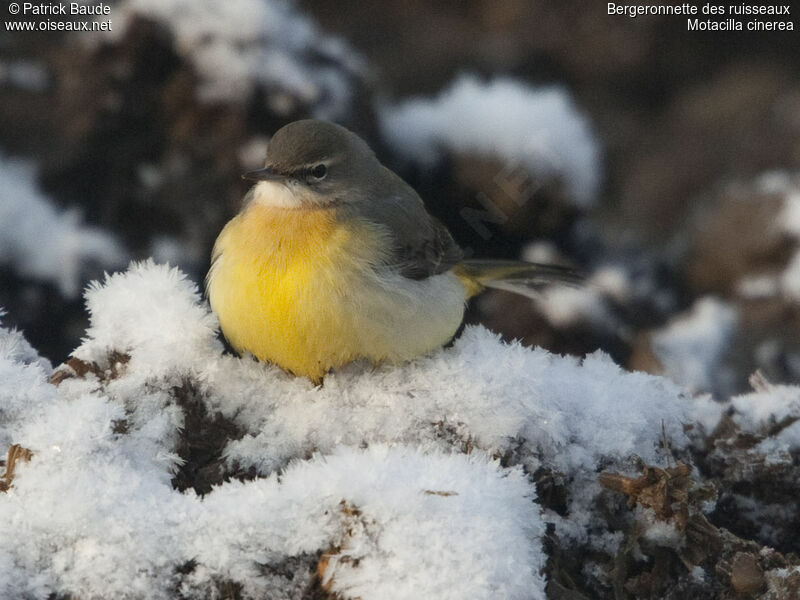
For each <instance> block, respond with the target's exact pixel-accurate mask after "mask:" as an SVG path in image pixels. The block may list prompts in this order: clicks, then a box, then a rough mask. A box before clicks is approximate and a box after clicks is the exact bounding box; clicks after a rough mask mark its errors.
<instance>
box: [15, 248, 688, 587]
mask: <svg viewBox="0 0 800 600" xmlns="http://www.w3.org/2000/svg"><path fill="white" fill-rule="evenodd" d="M86 300H87V305H88V307H89V310H90V313H91V325H90V327H89V329H88V331H87V334H86V337H85V339H84V342H83V343H82V345H81V346H80V347H79V348H78V349H77V350H76V352H75V353H74V358H73V359H72V360H71V362H70V367H61V368H59V369H58V370H56V372H55V373H54V380H58V381H59V385H58V386H57V387H56V386H53V385H50V384H49V383H47V381H46V377H47V375H48V372H47V371H46V370H45V369H44V368H43V367H42V366H41V365H40V364H38V363H36V362H35V361H32V360H31V357H30V356H29V355H28V353H27V351H21V350H20V348H22V346H20V343H21V342H20V341H19V336H18V334H13V333H10V332H4V333H3V334H2V336H0V369H2V374H3V375H5V376H4V377H3V378H2V379H0V381H2V384H0V394H2V398H3V406H4V407H5V406H9V407H11V410H9V411H6V410H5V409H4V411H3V412H0V437H2V440H3V441H7V442H9V443H15V444H20V445H22V446H24V447H25V448H27V449H29V450H31V451H32V452H33V458H32V459H31V461H30V462H28V463H24V464H18V465H17V466H16V471H15V476H14V479H13V487H11V488H10V489H9V491H8V492H7V493H4V494H0V530H2V531H3V532H4V537H5V539H7V540H14V543H13V544H5V545H2V546H0V596H3V597H20V596H26V595H30V596H32V597H41V598H45V597H48V595H50V594H61V595H63V594H69V595H73V596H75V597H115V598H144V597H146V598H156V599H157V598H170V597H174V596H175V594H176V592H179V593H180V594H182V595H183V596H182V597H188V598H206V597H214V596H215V594H216V595H219V594H221V592H220V589H222V588H221V587H220V586H223V585H235V586H236V587H237V589H240V590H241V594H242V595H243V597H246V598H255V597H269V598H299V597H301V596H302V594H303V590H306V589H307V588H308V586H309V585H312V583H313V582H312V575H311V573H312V572H313V571H314V570H316V572H317V574H318V575H317V577H318V580H319V581H318V584H319V585H322V586H330V589H331V590H332V591H334V592H336V593H339V594H341V595H342V596H343V597H345V598H362V599H364V600H366V599H370V598H383V599H393V598H418V597H436V598H464V597H469V598H497V597H502V598H544V597H545V595H544V585H545V581H544V577H543V575H542V569H543V567H544V563H545V559H546V556H545V554H544V551H543V549H542V538H543V535H544V527H545V524H546V523H547V522H551V523H554V524H555V525H556V527H557V529H558V531H559V535H566V536H573V537H583V538H586V537H587V536H590V533H589V529H590V525H591V523H592V510H593V509H592V508H591V503H592V498H593V497H594V496H596V494H597V493H599V491H600V488H599V485H598V484H597V483H596V476H597V471H598V470H599V469H601V468H604V467H608V466H610V465H615V464H623V463H626V461H627V459H628V457H629V455H630V454H637V455H639V456H641V457H642V458H643V459H644V460H645V461H651V462H654V461H657V460H658V459H659V446H660V444H661V442H662V438H663V436H664V435H666V436H667V437H668V438H669V440H670V444H671V446H672V448H673V449H675V450H679V449H681V448H684V447H686V445H687V439H686V437H685V435H684V433H683V427H682V424H683V422H685V421H687V420H688V419H689V412H690V401H689V400H688V399H687V398H685V397H684V396H683V395H682V394H681V393H680V390H679V389H678V388H677V387H676V386H675V385H674V384H672V383H670V382H669V381H668V380H666V379H664V378H660V377H654V376H650V375H646V374H643V373H627V372H624V371H622V370H621V369H620V368H619V367H617V366H616V365H615V364H614V363H613V362H612V361H611V360H610V359H609V358H608V357H607V356H605V355H603V354H600V353H597V354H594V355H591V356H589V357H587V358H586V359H584V360H582V361H581V360H578V359H574V358H564V357H557V356H553V355H551V354H549V353H547V352H545V351H543V350H538V349H537V350H530V349H527V348H524V347H522V346H520V345H518V344H504V343H503V342H501V341H500V340H499V339H498V337H497V336H495V335H494V334H492V333H490V332H488V331H486V330H485V329H482V328H480V327H472V328H469V329H467V330H466V331H465V333H464V335H463V336H462V337H461V338H460V339H459V340H458V341H457V342H456V344H455V345H454V346H453V347H451V348H448V349H444V350H442V351H439V352H437V353H435V354H433V355H431V356H429V357H425V358H422V359H419V360H417V361H415V362H413V363H410V364H407V365H402V366H385V367H380V368H375V369H373V368H369V367H366V366H365V365H359V364H355V365H351V366H349V367H348V368H345V369H343V370H341V371H340V372H338V373H335V374H332V375H329V376H328V377H327V378H326V379H325V382H324V385H323V386H321V387H314V386H313V385H312V384H311V383H310V382H309V381H307V380H305V379H299V378H294V377H291V376H289V375H287V374H285V373H283V372H282V371H280V370H279V369H277V368H276V367H274V366H271V365H267V364H263V363H258V362H256V361H254V360H252V359H251V358H249V357H244V358H237V357H233V356H230V355H227V354H224V353H223V349H222V344H221V343H220V341H219V339H218V338H217V333H216V327H215V325H216V321H215V319H214V317H213V315H211V313H210V312H209V311H208V309H207V307H206V305H205V304H204V303H203V302H202V301H201V297H200V294H199V291H198V289H197V287H196V286H195V285H194V284H193V283H192V282H191V281H189V280H188V279H187V278H186V277H185V276H183V275H182V274H181V273H180V272H179V271H178V270H177V269H172V268H169V267H168V266H163V265H156V264H154V263H153V262H152V261H148V262H145V263H139V264H134V265H132V266H131V267H130V268H129V270H128V271H127V272H126V273H123V274H117V275H111V276H107V277H106V279H105V281H104V282H103V283H102V284H94V285H92V286H90V288H89V289H88V291H87V293H86ZM15 340H16V341H15ZM59 374H61V375H63V377H59V378H57V377H55V376H57V375H59ZM70 375H71V376H70ZM220 432H223V435H219V434H220ZM541 470H547V471H548V472H551V473H556V474H558V476H559V477H561V478H563V480H564V481H566V482H568V483H569V485H570V497H569V507H568V511H567V513H566V515H565V516H560V517H559V516H556V515H553V514H550V511H542V509H541V507H540V506H538V505H537V503H536V498H537V494H536V488H535V486H534V483H533V474H534V473H536V472H538V471H541ZM203 478H206V483H208V482H209V481H210V482H211V483H210V484H209V485H207V487H205V488H203V485H201V483H200V480H201V479H203ZM240 480H242V481H240ZM194 490H199V491H200V492H202V493H204V494H205V495H204V496H202V497H201V496H199V495H198V494H197V493H196V492H195V491H194ZM594 529H595V530H597V531H594V532H592V533H591V535H597V536H598V544H606V545H607V544H608V543H609V542H608V539H607V536H605V532H604V531H600V530H598V528H597V520H596V519H595V521H594ZM320 553H323V554H322V555H321V557H320Z"/></svg>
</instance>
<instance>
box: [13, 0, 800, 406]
mask: <svg viewBox="0 0 800 600" xmlns="http://www.w3.org/2000/svg"><path fill="white" fill-rule="evenodd" d="M86 4H92V3H86ZM109 4H110V6H111V10H110V14H109V15H107V16H101V17H98V19H100V20H108V19H110V20H111V31H96V32H74V31H64V32H56V31H34V32H20V31H14V32H10V31H8V30H7V27H3V28H2V29H0V306H2V307H4V308H5V310H6V312H7V314H6V315H5V316H4V317H3V322H4V323H5V325H7V326H8V325H11V326H16V327H19V328H20V329H23V330H24V332H25V335H26V336H27V337H28V339H29V340H30V341H31V343H32V344H33V345H34V346H35V347H36V348H38V349H39V350H40V352H42V354H44V355H45V356H47V357H48V358H50V359H51V360H52V361H53V362H54V363H59V362H61V361H63V360H64V359H65V358H67V356H68V355H69V352H70V351H71V349H72V348H74V347H75V346H76V345H77V343H78V341H79V339H80V337H81V335H82V333H83V331H84V328H85V327H86V324H87V314H86V311H85V309H84V307H83V304H82V300H81V291H82V289H83V288H84V287H85V286H86V285H87V283H88V282H89V281H91V280H92V279H95V278H97V277H100V276H102V273H103V271H112V270H116V269H121V268H124V267H125V266H126V265H127V264H128V262H129V261H130V260H137V259H143V258H146V257H153V258H154V259H155V260H156V261H159V262H167V261H168V262H170V263H171V264H174V265H178V266H180V268H181V269H183V270H184V271H185V272H186V273H187V274H189V276H190V277H191V278H192V279H194V280H195V281H197V282H198V283H200V282H201V281H202V278H203V276H204V274H205V271H206V269H207V267H208V258H209V253H210V250H211V246H212V244H213V241H214V238H215V237H216V235H217V234H218V232H219V230H220V229H221V228H222V226H223V224H224V223H225V222H226V221H227V220H228V219H229V218H230V217H231V216H232V215H233V214H235V212H236V211H237V210H238V208H239V203H240V199H241V197H242V195H243V194H244V192H245V191H246V188H247V184H246V183H245V182H243V181H242V180H241V179H240V174H241V173H242V172H244V171H247V170H250V169H253V168H257V167H258V166H260V165H261V164H262V163H263V161H264V156H265V149H266V144H267V142H268V140H269V137H270V135H271V134H272V133H274V131H276V130H277V129H278V128H279V127H281V126H282V125H284V124H286V123H288V122H290V121H293V120H295V119H299V118H306V117H316V118H325V119H331V120H335V121H337V122H339V123H341V124H343V125H346V126H348V127H350V128H352V129H353V130H355V131H356V132H358V133H359V134H360V135H362V136H363V137H365V138H366V139H367V140H368V141H369V142H370V144H371V145H372V146H373V148H375V149H376V152H377V153H378V154H379V156H380V158H381V159H382V160H383V161H384V162H385V163H386V164H387V165H389V166H390V167H392V168H393V169H395V170H396V171H397V172H398V173H399V174H400V175H401V176H402V177H404V178H405V179H406V180H407V181H409V183H411V184H412V185H413V186H414V187H415V188H416V189H417V190H418V191H419V193H420V194H421V195H422V197H423V199H424V200H425V201H426V203H427V204H428V206H429V208H430V210H431V212H433V213H434V214H436V215H437V216H438V217H439V218H440V219H442V220H443V221H444V222H445V223H446V224H447V225H448V226H449V227H450V229H451V231H452V232H453V233H454V235H455V237H456V239H457V240H458V242H459V243H460V244H461V245H462V246H464V247H465V248H466V249H467V250H468V252H469V253H470V254H472V255H473V256H478V257H481V256H496V257H499V256H504V257H522V258H526V259H529V260H537V261H546V262H551V261H552V262H560V263H564V264H569V265H573V266H575V267H577V268H579V269H580V270H581V271H583V272H584V273H586V274H587V277H588V278H589V281H590V285H588V286H586V287H585V288H584V289H579V290H574V289H552V290H549V291H547V292H545V293H544V294H543V295H542V297H541V298H540V299H539V300H536V301H531V300H528V299H525V298H521V297H518V296H514V295H511V294H507V293H503V292H491V293H487V294H484V295H483V296H481V297H480V298H478V299H477V300H476V301H475V302H474V303H473V304H472V305H471V306H470V309H469V316H468V319H469V321H470V322H481V323H484V324H485V325H486V326H488V327H490V328H491V329H493V330H495V331H497V332H499V333H501V334H502V335H503V336H504V337H506V338H507V339H520V340H522V341H523V342H524V343H526V344H531V345H540V346H543V347H545V348H548V349H550V350H552V351H554V352H559V353H571V354H577V355H584V354H586V353H590V352H593V351H595V350H598V349H601V350H604V351H606V352H609V353H610V354H611V355H612V356H613V357H614V359H615V360H616V361H617V362H618V363H619V364H621V365H623V366H625V367H626V368H629V369H639V370H646V371H649V372H652V373H661V374H666V375H668V376H670V377H672V378H673V379H675V380H676V381H678V382H679V383H680V384H682V385H684V386H686V387H687V388H688V389H689V390H691V391H693V392H711V393H713V394H715V395H717V396H722V395H727V394H731V393H734V392H737V391H740V390H742V389H744V388H745V387H746V382H747V377H748V376H749V375H750V374H751V373H752V372H754V371H755V370H757V369H760V370H761V371H762V373H763V374H764V375H765V377H766V378H767V379H768V380H770V381H774V382H781V381H793V380H794V381H796V380H797V379H798V375H800V335H799V334H800V45H798V44H797V38H796V33H795V32H793V31H792V32H783V33H781V32H760V33H748V32H746V31H745V32H735V33H719V32H698V31H687V27H686V20H685V19H684V18H680V17H658V16H642V17H638V18H635V19H634V18H629V17H625V16H621V15H615V16H609V15H607V14H606V10H607V9H606V6H607V5H606V3H602V2H596V3H586V2H579V1H578V0H563V1H561V2H557V3H556V2H538V1H525V0H466V1H458V2H456V1H438V2H432V1H422V0H402V1H401V0H384V1H381V2H356V1H353V0H341V1H339V2H336V3H331V2H322V1H319V0H303V1H299V2H294V3H286V2H281V1H278V0H227V1H224V2H223V1H219V2H215V1H212V0H118V1H116V2H110V3H109ZM2 12H3V15H2V16H3V19H10V18H11V17H10V16H9V15H8V14H7V12H6V11H5V10H3V11H2ZM80 18H81V19H84V18H86V17H80ZM37 19H39V20H41V19H44V20H54V19H56V18H54V17H32V16H26V17H24V19H23V17H20V20H27V21H32V22H38V21H37ZM57 20H61V21H65V20H66V18H64V17H58V18H57Z"/></svg>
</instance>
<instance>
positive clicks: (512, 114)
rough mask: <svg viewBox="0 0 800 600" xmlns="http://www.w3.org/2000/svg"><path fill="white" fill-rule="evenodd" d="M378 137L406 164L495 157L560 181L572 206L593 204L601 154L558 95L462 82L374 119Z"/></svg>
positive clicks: (498, 83)
mask: <svg viewBox="0 0 800 600" xmlns="http://www.w3.org/2000/svg"><path fill="white" fill-rule="evenodd" d="M380 124H381V129H382V131H383V134H384V136H385V137H386V139H387V140H388V141H389V143H390V144H391V145H392V146H393V147H394V149H395V150H396V151H397V152H398V153H399V154H400V155H401V156H405V157H407V158H409V159H410V158H414V159H415V160H421V161H422V162H424V163H434V162H435V161H436V160H437V159H438V158H439V155H440V152H441V151H442V150H443V149H445V150H450V151H456V152H464V153H475V154H478V155H483V156H497V157H498V158H500V159H501V160H504V161H508V162H511V163H514V164H521V165H523V166H525V167H526V168H527V169H529V170H530V172H531V173H532V174H533V175H535V176H538V177H542V178H545V179H552V178H556V179H563V180H564V182H565V184H566V188H567V192H568V193H569V196H570V198H572V199H573V200H574V201H575V203H576V204H577V205H578V206H582V207H588V206H590V205H591V204H593V203H594V200H595V196H596V193H597V188H598V186H599V183H600V151H599V149H598V142H597V140H596V138H595V136H594V133H593V132H592V130H591V128H590V126H589V121H588V120H587V118H586V117H585V116H584V115H583V114H581V113H580V112H579V110H578V109H577V108H576V107H575V105H574V103H573V101H572V99H571V98H570V96H569V95H568V93H567V92H566V91H565V90H564V89H562V88H560V87H546V88H536V87H532V86H529V85H526V84H524V83H522V82H519V81H515V80H513V79H508V78H497V79H494V80H493V81H490V82H488V83H484V82H482V81H480V80H479V79H477V78H476V77H474V76H462V77H461V78H459V79H458V80H456V81H455V82H454V83H453V84H452V85H451V86H450V88H448V89H446V90H444V91H443V92H441V93H440V94H439V96H438V97H436V98H433V99H426V98H414V99H411V100H406V101H403V102H400V103H399V104H396V105H394V106H388V107H384V108H383V110H382V111H381V112H380Z"/></svg>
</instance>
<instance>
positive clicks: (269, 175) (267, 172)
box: [242, 166, 286, 181]
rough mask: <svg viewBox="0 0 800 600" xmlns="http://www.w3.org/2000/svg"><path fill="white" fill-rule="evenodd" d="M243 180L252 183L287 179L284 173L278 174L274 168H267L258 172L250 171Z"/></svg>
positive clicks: (243, 176)
mask: <svg viewBox="0 0 800 600" xmlns="http://www.w3.org/2000/svg"><path fill="white" fill-rule="evenodd" d="M242 179H250V180H252V181H280V180H282V179H286V176H285V175H283V174H282V173H278V172H277V171H276V170H275V169H274V168H273V167H270V166H266V167H264V168H263V169H259V170H257V171H248V172H247V173H245V174H244V175H242Z"/></svg>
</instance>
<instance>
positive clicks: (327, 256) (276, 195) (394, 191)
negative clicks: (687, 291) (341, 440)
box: [205, 119, 578, 384]
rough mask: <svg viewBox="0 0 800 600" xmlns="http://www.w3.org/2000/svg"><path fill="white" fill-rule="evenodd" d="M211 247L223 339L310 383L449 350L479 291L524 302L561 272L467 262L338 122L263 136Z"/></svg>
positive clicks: (414, 197) (212, 285)
mask: <svg viewBox="0 0 800 600" xmlns="http://www.w3.org/2000/svg"><path fill="white" fill-rule="evenodd" d="M243 177H244V178H246V179H248V180H252V181H254V182H255V184H254V185H253V186H252V187H251V188H250V190H249V191H248V192H247V194H246V196H245V197H244V200H243V202H242V207H241V210H240V211H239V213H238V214H237V215H235V216H234V217H233V218H232V219H231V220H230V221H229V222H228V223H227V224H226V225H225V226H224V228H223V229H222V231H221V233H220V234H219V236H218V237H217V239H216V242H215V243H214V247H213V250H212V254H211V266H210V268H209V271H208V274H207V276H206V281H205V284H206V295H207V298H208V301H209V304H210V306H211V309H212V310H213V312H214V313H215V314H216V315H217V318H218V320H219V325H220V329H221V331H222V334H223V335H224V337H225V339H226V340H227V341H228V343H229V344H230V345H231V346H232V347H233V349H234V350H236V351H237V352H238V353H240V354H244V353H248V352H249V353H250V354H252V355H253V356H255V357H256V358H257V359H258V360H260V361H264V362H269V363H274V364H276V365H278V366H279V367H281V368H282V369H284V370H285V371H288V372H290V373H292V374H294V375H296V376H301V377H306V378H308V379H310V380H311V381H312V382H313V383H314V384H321V383H322V381H323V379H324V377H325V376H326V375H327V374H328V373H330V372H331V371H335V370H337V369H339V368H341V367H343V366H344V365H347V364H348V363H351V362H354V361H358V360H366V361H368V362H369V363H372V364H374V365H380V364H383V363H404V362H407V361H411V360H413V359H415V358H417V357H420V356H423V355H426V354H429V353H431V352H433V351H435V350H436V349H438V348H441V347H443V346H445V345H447V344H448V343H449V342H451V341H452V339H453V337H454V336H455V335H456V332H457V331H459V328H460V327H461V325H462V322H463V319H464V312H465V308H466V304H467V301H468V300H469V299H470V298H472V297H473V296H475V295H477V294H479V293H480V292H482V291H483V290H485V289H486V288H487V287H495V288H500V289H505V290H511V291H515V292H518V293H522V294H525V295H530V294H531V292H532V291H535V290H536V289H538V288H539V287H540V286H541V285H543V284H547V283H548V282H553V281H561V282H567V283H571V282H574V281H576V280H577V279H578V276H577V275H576V274H575V273H574V272H573V271H571V270H570V269H568V268H564V267H559V266H555V265H543V264H535V263H527V262H521V261H513V260H477V259H474V260H469V259H466V258H465V253H464V251H463V250H462V249H461V248H460V247H459V245H458V244H457V243H456V242H455V241H454V239H453V237H452V235H451V234H450V232H449V231H448V229H447V228H446V227H445V226H444V225H443V224H442V223H441V222H440V221H439V220H437V219H436V218H434V217H433V216H432V215H430V214H429V213H428V211H427V210H426V208H425V204H424V203H423V201H422V199H421V198H420V196H419V195H418V194H417V193H416V192H415V191H414V189H413V188H412V187H411V186H410V185H408V184H407V183H406V182H405V181H403V179H401V178H400V177H399V176H398V175H396V174H395V173H394V172H393V171H391V170H390V169H389V168H387V167H385V166H384V165H382V164H381V162H380V161H379V159H378V158H377V157H376V155H375V153H374V152H373V151H372V149H371V148H370V147H369V145H368V144H367V143H366V142H365V141H364V140H363V139H362V138H361V137H359V136H358V135H356V134H355V133H353V132H351V131H350V130H348V129H346V128H345V127H343V126H341V125H337V124H335V123H332V122H328V121H321V120H314V119H305V120H300V121H294V122H292V123H289V124H288V125H285V126H283V127H282V128H280V129H279V130H278V131H276V132H275V133H274V135H273V136H272V138H271V139H270V140H269V143H268V146H267V157H266V162H265V166H264V168H262V169H259V170H256V171H251V172H248V173H245V174H244V175H243Z"/></svg>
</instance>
